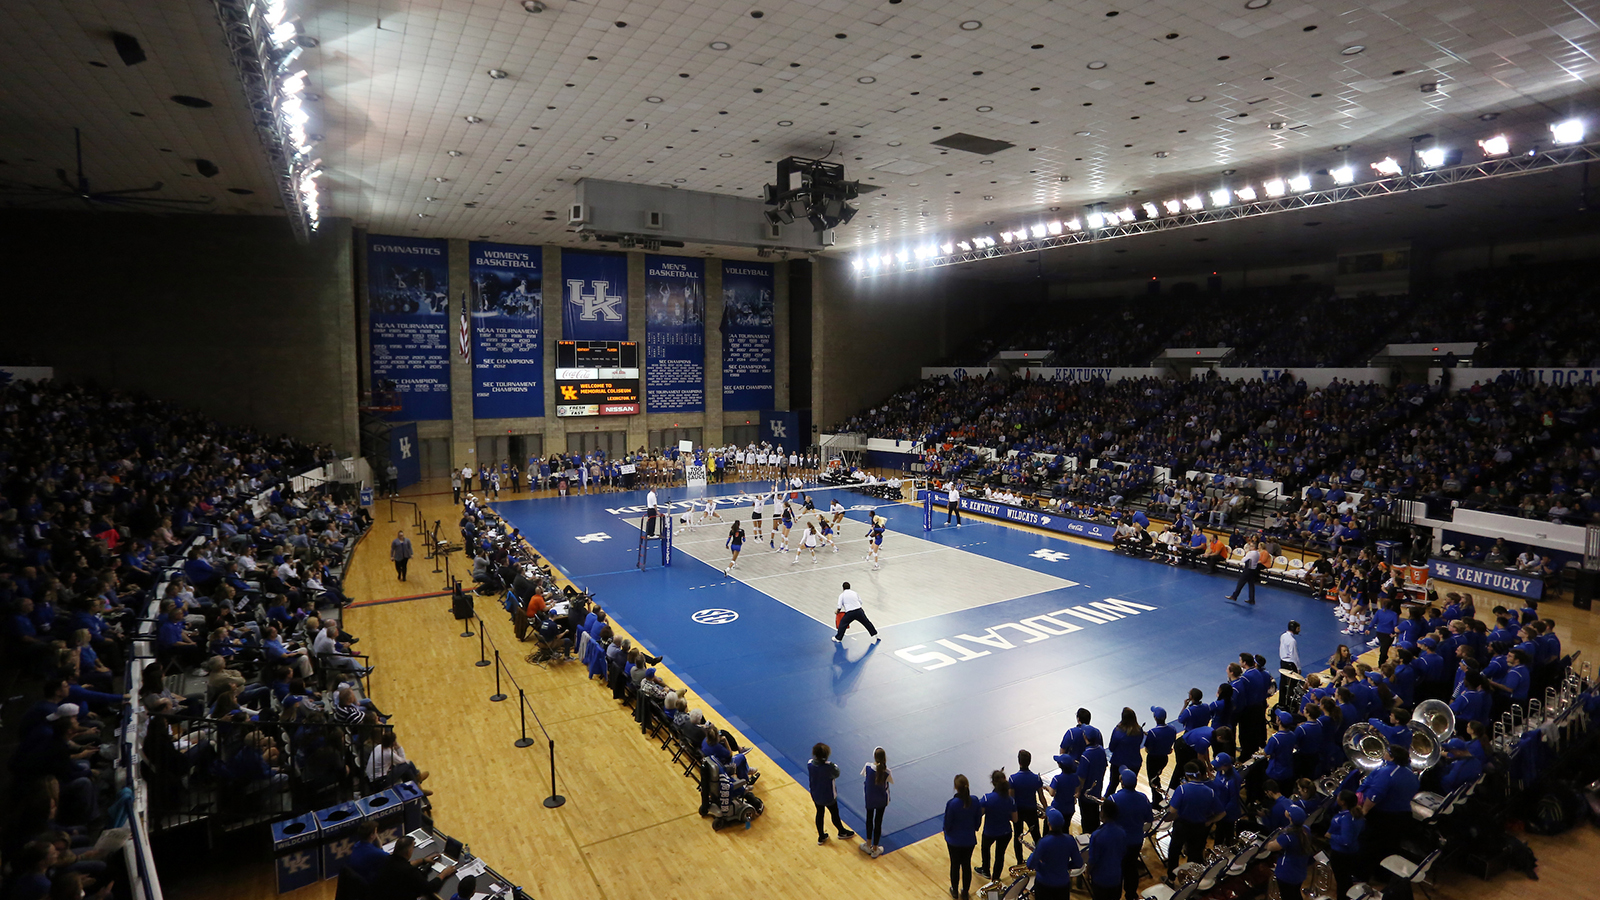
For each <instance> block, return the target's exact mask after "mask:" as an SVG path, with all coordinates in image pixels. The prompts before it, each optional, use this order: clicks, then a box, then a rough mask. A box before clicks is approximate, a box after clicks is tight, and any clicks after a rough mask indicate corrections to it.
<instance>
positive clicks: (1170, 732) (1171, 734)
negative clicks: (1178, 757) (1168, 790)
mask: <svg viewBox="0 0 1600 900" xmlns="http://www.w3.org/2000/svg"><path fill="white" fill-rule="evenodd" d="M1150 714H1151V715H1153V716H1155V717H1156V724H1155V725H1154V726H1153V727H1151V729H1150V730H1149V731H1146V732H1145V733H1144V741H1143V745H1144V773H1145V778H1146V779H1148V780H1149V782H1150V791H1151V792H1152V793H1153V794H1154V795H1155V796H1157V797H1160V796H1161V773H1162V772H1165V771H1166V770H1167V760H1168V758H1170V757H1171V755H1172V744H1173V742H1174V741H1176V740H1177V739H1178V729H1177V728H1175V727H1174V726H1172V725H1168V724H1167V711H1166V710H1164V709H1162V708H1161V707H1159V706H1152V707H1150Z"/></svg>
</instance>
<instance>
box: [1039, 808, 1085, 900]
mask: <svg viewBox="0 0 1600 900" xmlns="http://www.w3.org/2000/svg"><path fill="white" fill-rule="evenodd" d="M1069 821H1071V820H1070V819H1067V818H1065V817H1063V816H1062V814H1061V810H1059V809H1051V810H1050V811H1049V812H1047V813H1045V827H1046V833H1045V836H1044V837H1043V838H1041V839H1040V840H1039V842H1038V845H1037V846H1035V847H1034V848H1033V853H1032V854H1031V855H1030V856H1029V857H1028V868H1030V869H1032V870H1033V871H1034V879H1033V897H1034V900H1069V898H1070V897H1071V896H1072V876H1073V873H1074V872H1076V871H1078V870H1079V869H1082V868H1083V854H1082V853H1081V852H1080V851H1079V850H1078V841H1077V839H1076V838H1074V837H1073V836H1072V835H1070V834H1067V823H1068V822H1069Z"/></svg>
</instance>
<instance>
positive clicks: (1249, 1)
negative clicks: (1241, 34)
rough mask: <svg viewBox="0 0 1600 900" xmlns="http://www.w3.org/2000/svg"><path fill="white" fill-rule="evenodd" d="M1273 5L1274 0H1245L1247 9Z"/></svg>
mask: <svg viewBox="0 0 1600 900" xmlns="http://www.w3.org/2000/svg"><path fill="white" fill-rule="evenodd" d="M1271 5H1272V0H1244V8H1245V9H1266V8H1267V7H1269V6H1271Z"/></svg>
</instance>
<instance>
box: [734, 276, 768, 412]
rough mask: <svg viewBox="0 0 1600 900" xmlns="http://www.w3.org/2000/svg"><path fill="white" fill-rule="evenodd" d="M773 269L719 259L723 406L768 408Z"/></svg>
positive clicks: (742, 408)
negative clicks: (720, 271)
mask: <svg viewBox="0 0 1600 900" xmlns="http://www.w3.org/2000/svg"><path fill="white" fill-rule="evenodd" d="M772 274H773V268H772V266H770V265H767V264H765V263H750V262H740V261H733V260H724V261H723V263H722V329H721V330H722V408H723V409H726V410H762V409H771V408H772V407H773V406H774V405H775V403H774V397H775V395H776V394H777V391H776V389H775V378H774V375H775V372H776V365H775V362H774V354H773V316H774V310H773V278H772Z"/></svg>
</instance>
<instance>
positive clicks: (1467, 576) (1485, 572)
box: [1428, 559, 1544, 600]
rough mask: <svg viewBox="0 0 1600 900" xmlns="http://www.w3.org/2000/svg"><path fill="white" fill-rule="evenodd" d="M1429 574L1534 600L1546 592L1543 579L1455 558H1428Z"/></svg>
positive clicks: (1453, 581) (1442, 579)
mask: <svg viewBox="0 0 1600 900" xmlns="http://www.w3.org/2000/svg"><path fill="white" fill-rule="evenodd" d="M1428 574H1429V575H1431V576H1432V577H1434V578H1437V579H1439V580H1440V581H1449V582H1452V583H1454V584H1470V585H1472V586H1473V587H1480V588H1483V589H1484V590H1486V591H1495V592H1497V593H1501V594H1511V595H1513V596H1517V597H1527V598H1530V599H1533V600H1537V599H1539V597H1541V596H1542V595H1543V594H1544V581H1543V579H1539V578H1535V577H1533V576H1532V575H1525V574H1523V573H1521V572H1507V571H1505V570H1503V569H1485V568H1482V567H1479V566H1469V565H1466V564H1464V563H1459V562H1456V561H1455V560H1449V559H1430V560H1428Z"/></svg>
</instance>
